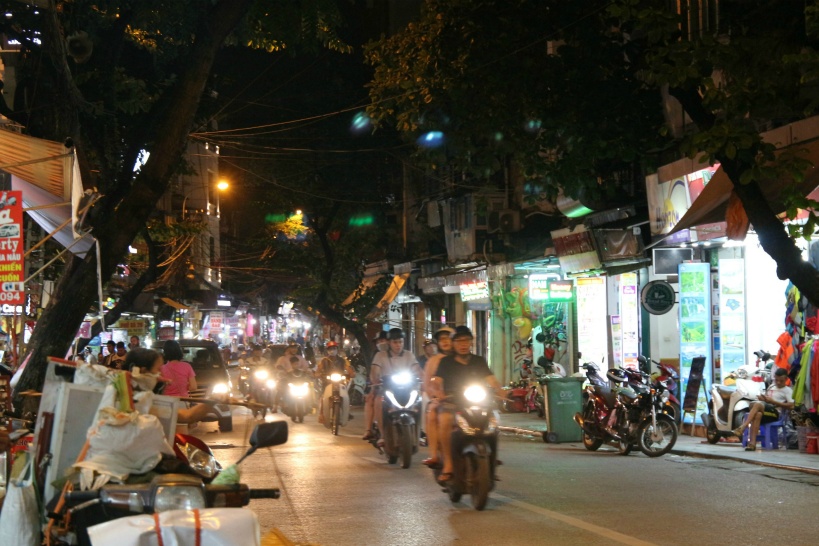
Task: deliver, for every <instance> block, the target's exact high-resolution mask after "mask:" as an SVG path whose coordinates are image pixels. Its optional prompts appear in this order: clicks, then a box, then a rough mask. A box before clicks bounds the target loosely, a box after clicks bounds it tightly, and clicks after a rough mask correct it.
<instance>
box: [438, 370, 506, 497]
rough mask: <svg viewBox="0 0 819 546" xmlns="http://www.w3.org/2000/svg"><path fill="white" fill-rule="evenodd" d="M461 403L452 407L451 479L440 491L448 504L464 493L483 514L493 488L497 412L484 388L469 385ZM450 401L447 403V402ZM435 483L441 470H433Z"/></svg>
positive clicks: (490, 395)
mask: <svg viewBox="0 0 819 546" xmlns="http://www.w3.org/2000/svg"><path fill="white" fill-rule="evenodd" d="M463 399H464V401H465V403H464V404H463V405H462V406H461V407H457V406H456V407H454V411H455V429H454V431H453V432H452V460H453V474H452V479H451V480H450V481H448V482H447V483H446V486H445V488H444V491H445V492H446V493H447V495H448V496H449V500H451V501H452V502H458V501H460V500H461V496H463V494H464V493H466V494H469V495H470V496H471V497H472V506H473V508H475V510H483V509H484V508H485V507H486V502H487V500H488V499H489V492H490V491H491V490H492V489H493V488H494V487H495V467H496V466H497V451H498V412H497V411H496V410H495V409H494V398H493V396H492V390H491V389H490V388H488V387H486V386H485V385H470V386H469V387H467V388H466V389H464V392H463ZM450 400H451V399H450ZM433 473H434V475H435V478H436V480H437V478H438V476H440V474H441V468H440V467H438V468H433Z"/></svg>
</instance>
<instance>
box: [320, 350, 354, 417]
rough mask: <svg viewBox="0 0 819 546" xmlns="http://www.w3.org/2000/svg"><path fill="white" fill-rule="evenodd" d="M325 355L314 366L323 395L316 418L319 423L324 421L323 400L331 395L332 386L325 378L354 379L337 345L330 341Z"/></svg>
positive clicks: (347, 362)
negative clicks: (339, 376)
mask: <svg viewBox="0 0 819 546" xmlns="http://www.w3.org/2000/svg"><path fill="white" fill-rule="evenodd" d="M325 352H326V354H325V356H324V358H322V359H321V361H320V362H319V363H318V366H316V377H318V378H319V381H321V385H322V389H321V390H322V392H323V393H324V394H323V396H322V397H321V400H320V401H319V411H318V418H319V422H320V423H321V422H322V421H323V419H324V412H323V408H324V399H325V398H327V397H329V396H330V395H331V394H332V390H331V389H332V386H331V385H330V383H329V382H328V381H327V376H329V375H330V374H333V373H340V374H342V375H346V376H347V379H352V378H353V377H355V370H354V369H353V367H352V366H351V365H350V362H349V361H348V360H347V359H346V358H344V356H342V355H340V354H339V352H338V343H336V342H335V341H330V342H328V343H327V346H326V351H325Z"/></svg>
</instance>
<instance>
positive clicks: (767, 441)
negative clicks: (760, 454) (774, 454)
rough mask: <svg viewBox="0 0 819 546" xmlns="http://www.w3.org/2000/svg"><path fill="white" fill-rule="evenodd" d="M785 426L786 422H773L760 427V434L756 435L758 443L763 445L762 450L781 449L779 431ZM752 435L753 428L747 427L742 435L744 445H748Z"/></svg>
mask: <svg viewBox="0 0 819 546" xmlns="http://www.w3.org/2000/svg"><path fill="white" fill-rule="evenodd" d="M784 425H785V421H784V420H782V419H780V420H779V421H773V422H771V423H765V424H764V425H759V432H758V433H757V435H756V439H757V441H760V442H761V443H762V449H779V429H780V428H781V427H782V426H784ZM750 434H751V427H745V432H743V433H742V445H743V446H747V445H748V438H749V437H750Z"/></svg>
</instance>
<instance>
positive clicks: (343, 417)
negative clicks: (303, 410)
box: [322, 373, 350, 436]
mask: <svg viewBox="0 0 819 546" xmlns="http://www.w3.org/2000/svg"><path fill="white" fill-rule="evenodd" d="M347 388H348V380H347V376H346V375H344V374H340V373H331V374H330V375H328V376H327V380H326V381H325V387H324V394H323V402H322V417H323V421H324V426H325V427H327V428H329V429H330V430H331V431H332V432H333V434H334V435H335V436H338V430H339V427H343V426H347V421H349V419H350V396H349V394H348V393H347Z"/></svg>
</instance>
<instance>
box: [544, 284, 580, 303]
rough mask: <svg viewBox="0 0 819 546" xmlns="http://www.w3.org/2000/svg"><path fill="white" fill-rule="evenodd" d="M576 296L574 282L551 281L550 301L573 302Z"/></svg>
mask: <svg viewBox="0 0 819 546" xmlns="http://www.w3.org/2000/svg"><path fill="white" fill-rule="evenodd" d="M573 295H574V281H571V280H567V281H549V300H551V301H571V300H572V297H573Z"/></svg>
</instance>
